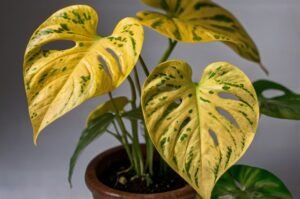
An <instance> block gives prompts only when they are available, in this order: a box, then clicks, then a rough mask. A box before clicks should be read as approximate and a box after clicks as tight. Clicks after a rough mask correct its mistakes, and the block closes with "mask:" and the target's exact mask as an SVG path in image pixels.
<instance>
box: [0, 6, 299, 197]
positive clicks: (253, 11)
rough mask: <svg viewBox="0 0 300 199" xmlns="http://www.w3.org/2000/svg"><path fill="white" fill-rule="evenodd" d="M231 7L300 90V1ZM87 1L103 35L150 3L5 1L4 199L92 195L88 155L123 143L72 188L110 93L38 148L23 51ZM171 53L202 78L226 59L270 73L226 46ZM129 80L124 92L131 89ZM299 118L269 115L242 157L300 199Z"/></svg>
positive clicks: (159, 43)
mask: <svg viewBox="0 0 300 199" xmlns="http://www.w3.org/2000/svg"><path fill="white" fill-rule="evenodd" d="M218 2H219V3H220V4H222V5H223V6H225V7H226V8H228V9H229V10H231V11H232V12H233V13H234V14H235V15H236V16H237V17H238V18H239V19H240V21H241V22H242V23H243V24H244V25H245V26H246V28H247V30H248V32H249V33H250V35H251V36H252V37H253V39H254V40H255V41H256V43H257V45H258V47H259V49H260V51H261V55H262V58H263V62H264V63H265V65H266V66H267V67H268V68H269V70H270V72H271V74H270V76H269V77H268V78H269V79H272V80H276V81H278V82H281V83H283V84H284V85H287V86H288V87H290V88H291V89H293V90H295V91H297V92H299V93H300V87H299V85H300V80H299V74H300V66H299V62H300V11H299V10H300V1H299V0H284V1H282V0H264V1H262V0H247V1H246V0H244V1H239V0H227V1H221V0H219V1H218ZM75 3H80V4H88V5H92V6H93V7H94V8H95V9H96V10H97V11H98V12H99V15H100V18H101V19H100V29H99V33H100V34H102V35H108V34H109V33H110V32H111V31H112V29H113V27H114V25H115V24H116V23H117V21H119V20H120V19H121V18H123V17H125V16H134V14H135V12H136V11H138V10H140V9H143V8H145V6H143V5H141V4H140V3H139V1H138V0H97V1H92V0H90V1H88V0H85V1H74V0H73V1H62V0H51V1H46V0H39V1H38V0H26V1H16V0H10V1H7V0H5V1H4V2H3V1H2V4H1V12H0V15H1V17H0V20H1V32H0V44H1V45H0V51H1V52H0V56H1V70H0V71H1V73H0V77H1V78H0V85H1V97H0V114H1V117H0V126H1V133H0V199H48V198H64V199H83V198H84V199H85V198H90V193H89V191H88V190H87V188H86V187H85V185H84V180H83V175H84V170H85V167H86V165H87V163H88V161H89V160H91V159H92V158H93V156H95V155H96V154H97V153H99V152H101V151H103V150H104V149H107V148H109V147H112V146H114V145H116V144H117V142H116V141H115V140H114V139H113V138H111V137H109V136H107V135H104V136H103V137H102V139H99V140H97V141H96V142H94V143H93V144H92V145H91V146H90V147H89V148H88V149H87V150H86V151H85V152H84V154H83V155H82V156H81V158H80V159H79V162H78V165H77V167H76V170H75V173H74V187H73V189H69V187H68V183H67V168H68V162H69V157H70V155H71V154H72V151H73V149H74V147H75V144H76V142H77V140H78V138H79V135H80V133H81V130H82V128H83V127H84V124H85V118H86V116H87V114H88V113H89V111H90V110H92V109H93V107H95V106H96V105H97V104H98V103H99V102H102V101H104V100H105V99H106V97H100V98H96V99H93V100H91V101H89V102H87V103H85V104H84V105H82V106H80V107H79V108H77V109H76V110H74V111H72V112H71V113H69V114H67V115H66V116H64V117H63V118H62V119H59V120H58V121H57V122H55V123H54V124H53V125H50V126H49V127H48V128H47V129H45V130H44V132H43V133H42V135H41V136H40V138H39V142H38V147H35V146H34V145H33V143H32V129H31V126H30V121H29V118H28V113H27V105H26V98H25V92H24V88H23V80H22V59H23V58H22V57H23V53H24V50H25V46H26V44H27V41H28V39H29V37H30V35H31V33H32V32H33V31H34V30H35V28H36V27H37V26H38V25H39V24H40V23H41V22H42V21H43V20H45V19H46V18H47V17H48V16H49V15H50V14H52V13H53V12H54V11H55V10H57V9H60V8H62V7H64V6H67V5H71V4H75ZM166 44H167V43H166V39H165V38H163V37H162V36H160V35H158V34H156V33H154V32H152V31H150V30H147V31H146V41H145V44H144V49H143V55H144V57H145V60H146V62H147V63H148V64H149V65H151V64H150V63H152V64H153V63H156V61H157V59H158V57H159V56H160V54H161V53H162V50H163V49H164V48H165V46H166ZM172 58H178V59H184V60H186V61H188V62H189V63H190V64H191V65H193V66H194V75H195V76H194V77H195V80H197V79H198V78H197V77H199V76H200V74H201V71H202V69H203V68H204V66H206V65H207V64H208V63H210V62H213V61H220V60H226V61H230V62H232V63H234V64H236V65H238V66H240V67H241V68H242V69H243V70H244V71H245V72H246V73H247V74H248V75H249V76H250V78H251V79H252V80H256V79H260V78H266V76H265V75H264V74H263V73H262V71H261V70H260V69H259V68H258V66H257V65H256V64H254V63H250V62H248V61H245V60H243V59H241V58H239V57H238V56H237V55H236V54H235V53H233V52H232V51H231V50H229V49H228V48H227V47H225V46H224V45H222V44H219V43H210V44H204V45H198V44H197V45H187V44H180V45H179V46H178V48H177V49H176V51H175V53H174V54H173V55H172ZM127 89H128V88H127V87H126V86H121V88H120V89H119V90H118V92H119V93H120V94H122V93H126V91H127ZM299 129H300V122H295V121H285V120H277V119H272V118H267V117H264V116H262V118H261V122H260V125H259V129H258V132H257V136H256V138H255V140H254V142H253V144H252V146H251V147H250V149H249V150H248V152H247V153H246V155H245V156H244V157H243V158H242V160H241V161H240V162H242V163H246V164H250V165H256V166H259V167H264V168H266V169H269V170H270V171H272V172H273V173H275V174H277V175H278V176H279V177H280V178H282V179H283V181H284V182H285V183H286V185H287V186H288V187H289V188H290V190H291V191H292V192H293V194H294V196H295V198H300V172H299V168H300V159H299V157H300V156H299V152H300V151H299V149H300V130H299Z"/></svg>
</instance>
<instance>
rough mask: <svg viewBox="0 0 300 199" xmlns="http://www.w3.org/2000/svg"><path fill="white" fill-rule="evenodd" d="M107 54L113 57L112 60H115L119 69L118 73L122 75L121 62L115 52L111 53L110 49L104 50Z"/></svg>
mask: <svg viewBox="0 0 300 199" xmlns="http://www.w3.org/2000/svg"><path fill="white" fill-rule="evenodd" d="M106 50H107V52H109V54H111V56H113V58H114V59H115V60H116V62H117V67H118V69H119V71H120V72H121V74H122V75H123V70H122V66H121V62H120V59H119V56H118V55H117V54H116V53H115V51H113V50H112V49H110V48H106Z"/></svg>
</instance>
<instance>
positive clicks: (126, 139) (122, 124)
mask: <svg viewBox="0 0 300 199" xmlns="http://www.w3.org/2000/svg"><path fill="white" fill-rule="evenodd" d="M108 95H109V98H110V101H111V102H112V105H113V107H114V109H115V112H116V119H117V122H118V124H119V126H120V128H121V132H122V140H123V142H124V148H125V150H126V153H127V155H128V158H129V161H130V163H131V165H132V164H133V157H132V155H131V152H130V146H129V143H128V138H127V130H126V127H125V124H124V122H123V120H122V118H121V117H120V112H119V110H118V108H117V106H116V104H115V102H114V99H113V96H112V94H111V92H109V93H108Z"/></svg>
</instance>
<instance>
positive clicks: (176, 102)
mask: <svg viewBox="0 0 300 199" xmlns="http://www.w3.org/2000/svg"><path fill="white" fill-rule="evenodd" d="M174 103H175V104H177V105H178V106H179V105H180V104H181V103H182V99H180V98H177V99H176V100H174Z"/></svg>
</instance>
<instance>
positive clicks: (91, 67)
mask: <svg viewBox="0 0 300 199" xmlns="http://www.w3.org/2000/svg"><path fill="white" fill-rule="evenodd" d="M97 23H98V16H97V13H96V12H95V10H93V9H92V8H91V7H89V6H84V5H75V6H70V7H67V8H64V9H61V10H59V11H57V12H56V13H54V14H53V15H52V16H50V17H49V18H48V19H47V20H46V21H45V22H44V23H42V25H41V26H40V27H39V28H38V29H37V30H36V31H35V32H34V34H33V35H32V37H31V39H30V41H29V44H28V46H27V49H26V53H25V58H24V59H25V60H24V67H23V69H24V79H25V87H26V93H27V98H28V106H29V112H30V117H31V121H32V125H33V129H34V142H36V139H37V137H38V135H39V133H40V131H41V130H42V129H43V128H45V127H46V126H47V125H48V124H50V123H51V122H53V121H54V120H56V119H57V118H59V117H61V116H62V115H63V114H65V113H67V112H68V111H70V110H72V109H74V108H75V107H76V106H78V105H79V104H81V103H82V102H84V101H86V100H88V99H90V98H92V97H94V96H99V95H102V94H104V93H107V92H108V91H112V90H114V89H115V88H116V87H118V86H119V85H120V84H121V83H122V82H123V81H124V80H125V79H126V77H127V76H128V74H129V73H130V72H131V70H132V69H133V67H134V65H135V63H136V61H137V59H138V56H139V54H140V51H141V48H142V43H143V37H144V36H143V27H142V26H141V25H140V23H139V22H138V21H137V20H136V19H133V18H125V19H123V20H121V21H120V22H119V23H118V25H117V26H116V28H115V29H114V31H113V33H112V34H111V35H110V36H108V37H101V36H99V35H97V34H96V29H97ZM61 40H69V41H73V42H74V43H75V45H74V47H72V48H69V49H65V50H44V49H43V47H44V46H45V45H46V44H48V43H51V42H54V41H61Z"/></svg>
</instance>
